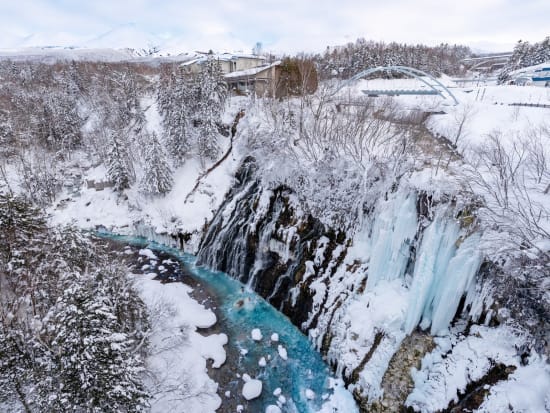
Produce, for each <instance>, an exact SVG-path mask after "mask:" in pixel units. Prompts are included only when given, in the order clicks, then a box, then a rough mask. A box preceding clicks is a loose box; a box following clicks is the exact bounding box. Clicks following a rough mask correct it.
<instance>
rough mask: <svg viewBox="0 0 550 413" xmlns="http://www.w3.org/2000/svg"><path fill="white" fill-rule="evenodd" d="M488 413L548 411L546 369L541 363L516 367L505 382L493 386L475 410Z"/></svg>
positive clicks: (549, 398)
mask: <svg viewBox="0 0 550 413" xmlns="http://www.w3.org/2000/svg"><path fill="white" fill-rule="evenodd" d="M477 411H478V412H481V413H492V412H508V411H510V412H541V413H543V412H548V411H550V366H549V365H548V363H546V361H545V360H542V359H536V360H530V364H529V365H527V366H519V367H518V369H517V370H516V371H515V372H514V373H512V374H511V375H510V377H509V378H508V380H506V381H503V382H500V383H497V384H496V385H495V386H493V387H492V388H491V393H490V394H489V396H488V397H487V399H486V400H485V401H484V402H483V404H482V405H481V406H480V408H479V409H478V410H477Z"/></svg>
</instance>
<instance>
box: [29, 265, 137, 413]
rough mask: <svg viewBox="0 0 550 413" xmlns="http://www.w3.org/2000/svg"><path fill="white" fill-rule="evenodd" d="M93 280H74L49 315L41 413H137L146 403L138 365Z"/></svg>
mask: <svg viewBox="0 0 550 413" xmlns="http://www.w3.org/2000/svg"><path fill="white" fill-rule="evenodd" d="M96 280H97V277H94V276H93V274H92V275H91V276H80V277H78V276H77V277H75V278H74V280H73V283H72V285H71V286H70V287H68V288H66V289H65V291H64V293H63V295H62V297H61V298H60V299H59V300H58V302H57V305H56V306H55V307H53V308H52V310H51V312H50V313H49V314H48V317H47V320H48V323H47V325H46V326H45V328H44V329H43V331H42V335H43V336H44V337H45V340H48V341H49V342H50V345H49V346H48V348H47V349H44V351H45V353H46V354H47V356H48V357H42V358H41V361H40V363H41V366H40V367H42V371H43V374H44V377H43V379H42V380H41V381H40V382H39V383H38V386H37V393H38V394H39V397H38V403H37V404H38V406H39V408H40V411H52V412H54V411H71V410H73V411H74V410H75V408H76V410H77V411H78V410H79V409H82V410H84V411H89V412H98V413H99V412H105V411H117V412H136V411H141V410H142V409H143V408H144V407H145V404H146V397H145V396H146V393H145V392H144V390H143V386H142V385H141V383H140V380H139V375H140V373H141V372H142V370H143V369H142V367H141V361H140V359H139V357H138V356H136V355H134V354H132V352H131V350H132V348H133V346H134V343H133V340H132V338H131V337H130V336H129V335H128V334H127V333H125V332H123V331H121V328H120V326H119V323H118V320H117V317H116V315H115V308H114V307H113V304H112V303H113V300H112V298H111V297H109V295H108V294H106V292H105V286H104V285H102V283H97V282H96Z"/></svg>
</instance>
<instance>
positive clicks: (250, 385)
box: [243, 379, 262, 400]
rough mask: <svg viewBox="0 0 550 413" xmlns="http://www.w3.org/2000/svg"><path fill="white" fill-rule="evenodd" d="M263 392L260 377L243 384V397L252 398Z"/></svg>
mask: <svg viewBox="0 0 550 413" xmlns="http://www.w3.org/2000/svg"><path fill="white" fill-rule="evenodd" d="M260 394H262V382H261V380H258V379H250V380H248V381H247V382H246V383H245V384H244V386H243V397H244V398H245V399H246V400H252V399H255V398H257V397H260Z"/></svg>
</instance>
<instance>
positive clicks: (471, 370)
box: [406, 326, 525, 412]
mask: <svg viewBox="0 0 550 413" xmlns="http://www.w3.org/2000/svg"><path fill="white" fill-rule="evenodd" d="M524 340H525V338H524V337H522V336H521V335H519V334H518V333H517V332H516V331H514V330H512V329H511V328H509V327H506V326H503V327H498V328H490V327H484V326H473V327H472V329H471V331H470V335H469V336H467V337H464V336H462V335H460V334H456V335H449V336H446V337H441V338H436V339H435V341H436V343H437V346H436V348H435V349H434V350H433V351H432V352H431V353H428V354H426V355H425V356H424V358H423V359H422V367H421V368H420V370H416V369H414V370H413V371H412V378H413V380H414V383H415V388H414V390H413V391H412V392H411V394H410V395H409V397H408V398H407V401H406V404H407V405H408V406H411V407H413V408H414V409H415V410H416V411H420V412H434V411H438V410H441V409H444V408H446V407H447V406H448V405H449V403H450V402H451V401H457V400H458V396H457V393H459V392H463V391H464V390H465V389H466V386H467V385H468V383H470V382H472V381H475V380H479V379H481V378H482V377H483V376H484V375H485V373H487V371H488V370H489V369H490V368H491V367H492V366H493V365H494V364H495V363H503V364H505V365H507V366H508V365H513V366H516V367H517V366H519V362H520V360H519V359H518V357H517V355H516V353H517V350H516V346H518V345H520V344H521V343H522V342H523V341H524ZM494 411H499V410H498V409H497V410H494Z"/></svg>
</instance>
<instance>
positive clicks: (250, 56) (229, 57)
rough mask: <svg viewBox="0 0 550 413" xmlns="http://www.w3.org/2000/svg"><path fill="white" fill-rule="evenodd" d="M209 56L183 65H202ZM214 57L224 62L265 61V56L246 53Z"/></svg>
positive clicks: (220, 54) (202, 56) (216, 55)
mask: <svg viewBox="0 0 550 413" xmlns="http://www.w3.org/2000/svg"><path fill="white" fill-rule="evenodd" d="M209 56H210V54H208V53H205V54H202V55H201V56H199V57H197V58H195V59H192V60H188V61H187V62H184V63H182V64H181V65H182V66H190V65H193V64H202V63H204V62H206V60H207V59H208V57H209ZM212 56H213V57H214V59H216V60H222V61H233V60H238V59H254V60H261V61H264V60H265V57H263V56H257V55H253V54H245V53H215V54H213V55H212Z"/></svg>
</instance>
